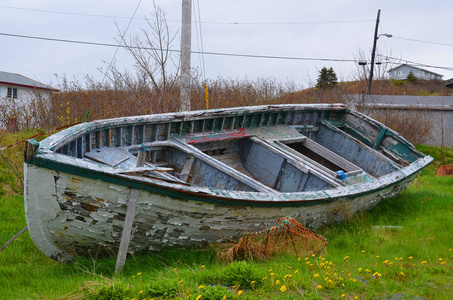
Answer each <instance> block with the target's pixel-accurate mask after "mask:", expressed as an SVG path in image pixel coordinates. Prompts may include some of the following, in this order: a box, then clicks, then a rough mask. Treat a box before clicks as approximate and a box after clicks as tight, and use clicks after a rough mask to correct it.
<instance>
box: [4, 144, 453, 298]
mask: <svg viewBox="0 0 453 300" xmlns="http://www.w3.org/2000/svg"><path fill="white" fill-rule="evenodd" d="M418 148H419V149H420V150H421V151H423V152H424V153H426V154H429V155H431V156H433V157H434V158H435V159H436V161H435V162H434V163H433V164H432V165H431V166H429V167H428V168H427V169H425V170H424V171H423V172H422V173H421V174H420V176H419V177H418V178H417V179H416V180H415V181H414V182H413V183H412V184H411V185H410V186H409V187H408V188H407V189H406V190H405V191H403V192H402V193H401V194H400V195H399V196H397V197H394V198H391V199H387V200H385V201H383V202H382V203H380V204H379V205H377V206H376V207H374V208H373V209H371V210H370V211H368V212H364V213H362V214H358V215H355V216H353V217H352V218H351V219H350V220H349V221H347V222H344V223H340V224H331V225H329V226H326V227H324V228H322V229H321V230H320V233H321V234H322V235H324V236H325V237H326V238H327V239H328V245H327V248H326V250H325V252H323V253H321V255H317V256H308V257H305V256H302V257H296V256H290V255H282V256H278V257H275V258H273V259H271V260H269V261H254V262H252V261H245V262H236V263H233V264H230V265H225V264H221V263H219V262H217V260H216V259H215V254H214V252H213V250H212V249H203V250H196V249H184V250H182V249H174V250H168V251H161V252H157V253H152V254H148V255H137V256H134V257H129V258H128V260H127V263H126V266H125V269H124V270H123V273H122V274H121V275H119V276H115V275H114V274H113V270H114V268H115V258H104V259H97V258H94V257H93V258H91V259H86V258H78V259H77V260H76V261H75V262H72V263H67V264H60V263H58V262H55V261H53V260H51V259H49V258H47V257H45V256H44V255H43V254H42V253H41V252H40V251H39V250H37V249H36V247H35V246H34V244H33V242H32V241H31V239H30V236H29V234H28V232H25V233H24V234H23V235H22V236H20V237H19V238H18V239H17V240H16V241H14V242H13V243H12V244H11V245H9V246H8V247H7V248H6V249H5V250H3V251H2V252H0V295H1V297H0V298H1V299H56V298H59V299H61V298H63V299H82V298H85V299H131V298H136V299H144V298H146V299H150V298H161V299H164V298H167V297H168V298H172V297H173V298H174V297H176V298H181V299H196V298H197V297H199V296H200V295H202V296H201V297H199V299H223V297H224V296H226V298H227V299H241V298H243V299H355V297H357V299H376V298H381V299H385V298H387V297H390V298H392V297H394V296H395V297H399V298H398V299H413V298H412V297H420V298H416V299H450V298H451V295H452V294H453V280H452V274H453V251H452V248H453V231H452V230H451V228H453V177H436V176H435V174H436V172H437V168H438V167H439V166H440V162H439V158H440V150H439V149H438V148H433V147H427V146H418ZM445 158H446V161H447V162H448V163H453V150H452V149H447V151H445ZM0 179H1V180H2V183H4V182H8V184H11V185H14V184H15V182H14V180H16V179H14V177H11V174H9V172H8V168H6V167H5V166H1V167H0ZM8 180H9V181H8ZM3 186H4V190H7V192H5V193H4V195H0V204H1V205H0V244H3V243H5V242H6V241H7V240H8V239H10V238H11V237H12V236H13V235H14V234H15V233H16V232H18V231H19V230H20V229H21V228H23V227H24V226H25V225H26V222H25V218H24V211H23V197H22V196H20V195H17V192H14V190H12V189H8V188H7V187H5V186H6V185H5V184H4V185H3ZM386 226H397V227H386Z"/></svg>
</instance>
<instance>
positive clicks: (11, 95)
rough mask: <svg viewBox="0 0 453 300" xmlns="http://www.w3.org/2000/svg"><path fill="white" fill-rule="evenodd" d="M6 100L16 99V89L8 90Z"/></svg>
mask: <svg viewBox="0 0 453 300" xmlns="http://www.w3.org/2000/svg"><path fill="white" fill-rule="evenodd" d="M8 98H14V99H17V89H13V88H8Z"/></svg>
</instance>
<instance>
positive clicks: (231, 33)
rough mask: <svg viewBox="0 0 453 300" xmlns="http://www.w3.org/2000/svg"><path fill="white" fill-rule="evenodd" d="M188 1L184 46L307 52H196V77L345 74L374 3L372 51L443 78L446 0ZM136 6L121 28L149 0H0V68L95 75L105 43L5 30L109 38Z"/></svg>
mask: <svg viewBox="0 0 453 300" xmlns="http://www.w3.org/2000/svg"><path fill="white" fill-rule="evenodd" d="M139 3H140V4H139ZM156 3H157V4H158V5H159V6H160V7H161V8H162V9H163V10H164V11H165V12H166V13H167V20H168V24H169V25H170V27H171V29H172V30H173V32H174V33H176V34H177V37H176V39H175V41H174V44H173V46H172V49H175V50H179V48H180V36H179V33H180V24H181V0H160V1H156ZM192 5H193V7H194V10H195V12H196V14H195V15H193V16H192V21H198V20H201V39H200V34H198V35H197V34H196V31H195V28H197V26H198V24H196V23H194V25H193V28H192V50H193V51H201V49H200V46H199V45H200V41H201V40H202V45H203V50H204V51H205V52H215V53H227V54H245V55H256V56H272V57H291V58H308V59H315V60H305V59H277V58H252V57H234V56H218V55H207V54H205V55H204V56H203V60H204V65H205V67H204V70H205V77H206V78H211V79H216V78H218V77H230V78H233V79H243V78H248V79H256V78H261V77H265V78H268V77H272V78H275V79H277V80H279V81H287V80H292V81H294V82H295V83H297V84H299V85H303V86H304V87H308V85H309V84H310V82H316V79H317V76H318V72H319V70H321V69H322V68H323V67H333V69H334V70H335V72H336V73H337V75H338V77H339V78H340V79H341V80H348V79H349V78H350V77H351V73H353V72H354V69H355V66H356V62H352V61H350V60H354V58H355V57H354V55H355V54H357V52H358V50H359V49H362V50H363V51H365V53H366V54H367V59H368V60H369V59H370V57H369V56H370V53H371V48H372V45H373V36H374V28H375V24H376V17H377V11H378V9H381V17H380V26H379V33H380V34H382V33H389V34H392V35H393V38H386V37H383V36H381V38H379V40H378V51H379V52H380V53H382V54H384V55H389V56H390V55H391V56H392V57H395V58H399V59H401V60H402V61H403V62H405V61H411V62H416V63H420V64H424V65H429V66H437V67H442V68H430V67H423V68H425V69H428V70H430V71H433V72H436V73H439V74H441V75H444V79H449V78H452V77H453V71H450V70H453V35H452V34H451V29H452V28H453V1H451V0H435V1H428V0H425V1H422V0H411V1H402V0H380V1H370V0H342V1H338V0H316V1H303V0H279V1H275V0H274V1H268V0H260V1H258V0H241V1H237V0H228V1H224V0H222V1H220V0H209V1H208V0H193V4H192ZM137 6H138V9H137ZM136 9H137V11H136V14H135V18H134V19H133V20H132V22H131V25H130V27H129V29H128V32H127V34H126V36H130V35H136V34H139V33H140V28H144V29H146V28H147V25H146V22H145V21H144V20H143V17H145V16H148V17H149V16H150V15H151V13H152V11H153V4H152V1H151V0H142V1H140V0H128V1H125V0H123V1H119V0H96V1H93V0H77V1H72V0H65V1H61V0H33V1H31V0H20V1H18V0H14V1H13V0H11V1H9V0H0V12H1V18H0V33H1V34H0V57H1V58H2V59H1V64H0V70H1V71H6V72H12V73H19V74H22V75H24V76H28V77H30V78H33V79H35V80H38V81H41V82H43V83H46V84H53V85H54V86H56V85H57V80H56V77H55V74H57V75H58V76H62V75H66V76H67V77H68V78H69V79H72V78H77V79H79V80H82V81H83V78H84V76H85V75H89V76H92V77H94V78H96V79H97V80H103V74H102V73H101V72H100V71H99V68H104V69H105V67H106V63H105V62H110V61H111V60H112V58H113V57H114V54H115V51H116V50H117V49H116V48H114V47H105V46H93V45H85V44H75V43H65V42H57V41H47V40H37V39H28V38H19V37H12V36H8V35H5V34H13V35H22V36H32V37H44V38H52V39H63V40H71V41H82V42H93V43H106V44H114V43H117V42H116V40H117V39H118V29H117V26H118V28H120V29H121V30H123V31H124V30H126V28H127V26H128V23H129V22H130V19H131V17H132V16H133V14H134V11H135V10H136ZM198 12H199V14H198ZM199 17H200V18H199ZM198 28H199V27H198ZM200 58H201V55H199V54H192V67H193V68H200ZM325 59H332V60H346V61H345V62H342V61H341V62H338V61H325ZM377 60H379V59H378V58H377ZM116 61H117V66H118V67H119V68H120V69H129V70H132V69H133V63H134V62H133V60H132V59H131V57H130V55H129V54H128V53H127V52H126V51H125V50H124V49H119V50H118V53H117V55H116ZM443 68H447V69H443ZM448 68H449V69H450V70H448Z"/></svg>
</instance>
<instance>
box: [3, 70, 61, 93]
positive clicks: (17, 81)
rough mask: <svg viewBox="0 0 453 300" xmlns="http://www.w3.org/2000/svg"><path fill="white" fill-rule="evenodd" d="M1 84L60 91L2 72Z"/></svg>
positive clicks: (29, 79)
mask: <svg viewBox="0 0 453 300" xmlns="http://www.w3.org/2000/svg"><path fill="white" fill-rule="evenodd" d="M0 83H4V84H11V85H17V86H23V87H29V88H38V89H44V90H51V91H55V92H58V91H59V90H58V89H56V88H54V87H51V86H50V85H47V84H44V83H42V82H39V81H36V80H33V79H31V78H28V77H25V76H22V75H20V74H15V73H8V72H3V71H0Z"/></svg>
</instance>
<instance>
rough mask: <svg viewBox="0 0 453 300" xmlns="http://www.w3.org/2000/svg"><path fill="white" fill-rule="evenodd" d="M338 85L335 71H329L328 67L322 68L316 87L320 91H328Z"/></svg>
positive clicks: (330, 69)
mask: <svg viewBox="0 0 453 300" xmlns="http://www.w3.org/2000/svg"><path fill="white" fill-rule="evenodd" d="M337 85H338V78H337V74H335V71H334V70H333V69H332V67H330V68H329V69H327V68H326V67H324V68H322V69H321V71H319V77H318V81H317V82H316V87H317V88H318V89H327V88H333V87H336V86H337Z"/></svg>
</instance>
